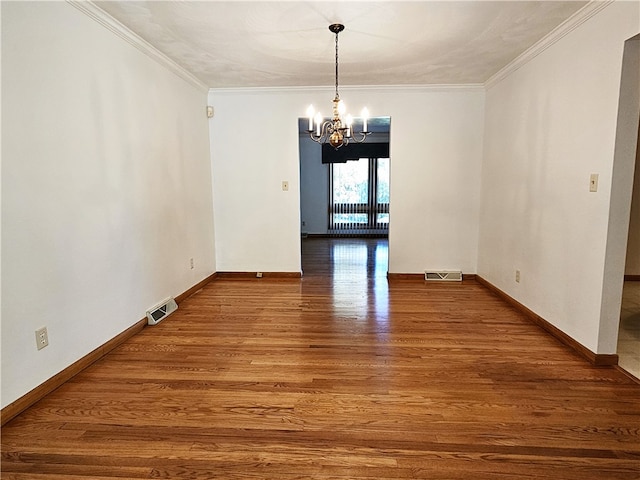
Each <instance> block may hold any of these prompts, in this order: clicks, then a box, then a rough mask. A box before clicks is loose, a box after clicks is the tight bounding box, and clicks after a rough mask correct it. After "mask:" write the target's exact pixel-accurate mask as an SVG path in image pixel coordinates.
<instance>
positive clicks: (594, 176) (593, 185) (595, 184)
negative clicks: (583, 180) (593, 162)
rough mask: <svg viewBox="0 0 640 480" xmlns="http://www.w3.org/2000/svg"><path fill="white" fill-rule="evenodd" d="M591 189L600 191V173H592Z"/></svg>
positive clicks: (590, 179)
mask: <svg viewBox="0 0 640 480" xmlns="http://www.w3.org/2000/svg"><path fill="white" fill-rule="evenodd" d="M589 191H590V192H597V191H598V174H597V173H592V174H591V177H589Z"/></svg>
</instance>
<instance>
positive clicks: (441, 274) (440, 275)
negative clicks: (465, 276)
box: [424, 270, 462, 282]
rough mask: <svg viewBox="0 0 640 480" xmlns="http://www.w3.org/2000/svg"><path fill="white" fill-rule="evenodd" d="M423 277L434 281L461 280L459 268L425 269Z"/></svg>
mask: <svg viewBox="0 0 640 480" xmlns="http://www.w3.org/2000/svg"><path fill="white" fill-rule="evenodd" d="M424 279H425V280H430V281H434V282H461V281H462V272H461V271H460V270H425V271H424Z"/></svg>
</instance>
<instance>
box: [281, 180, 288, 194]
mask: <svg viewBox="0 0 640 480" xmlns="http://www.w3.org/2000/svg"><path fill="white" fill-rule="evenodd" d="M282 191H283V192H288V191H289V182H287V181H286V180H283V182H282Z"/></svg>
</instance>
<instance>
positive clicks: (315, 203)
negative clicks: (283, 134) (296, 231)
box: [300, 134, 329, 234]
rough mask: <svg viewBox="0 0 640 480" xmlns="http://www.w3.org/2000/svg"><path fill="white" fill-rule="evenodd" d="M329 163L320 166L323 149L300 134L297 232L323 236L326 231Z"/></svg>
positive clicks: (306, 136) (327, 226)
mask: <svg viewBox="0 0 640 480" xmlns="http://www.w3.org/2000/svg"><path fill="white" fill-rule="evenodd" d="M328 205H329V164H326V163H325V164H323V163H322V146H321V145H320V144H319V143H316V142H314V141H313V140H311V138H309V135H307V134H302V135H300V221H301V222H304V225H301V226H300V231H301V232H304V233H311V234H326V233H327V232H328V229H329V213H328V210H327V208H328Z"/></svg>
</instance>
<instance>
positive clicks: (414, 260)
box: [209, 87, 484, 273]
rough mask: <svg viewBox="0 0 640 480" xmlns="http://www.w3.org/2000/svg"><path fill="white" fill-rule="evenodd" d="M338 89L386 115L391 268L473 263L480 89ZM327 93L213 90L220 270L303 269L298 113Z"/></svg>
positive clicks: (467, 268) (352, 101)
mask: <svg viewBox="0 0 640 480" xmlns="http://www.w3.org/2000/svg"><path fill="white" fill-rule="evenodd" d="M341 97H342V98H343V99H344V101H345V102H346V104H347V106H348V107H349V108H350V109H351V108H352V109H353V110H354V111H359V110H360V108H361V107H362V106H365V105H366V106H367V107H368V108H369V110H370V112H371V115H372V116H387V115H390V116H391V138H390V147H391V173H390V181H391V207H390V208H391V211H390V217H391V223H390V234H389V270H390V272H392V273H420V272H422V271H423V270H424V269H425V268H459V269H462V270H463V271H464V272H467V273H475V271H476V258H477V238H478V236H477V235H478V208H479V194H480V185H479V181H478V179H479V176H480V168H481V158H482V135H483V108H484V92H483V90H482V89H481V88H472V87H466V88H424V89H412V88H394V89H374V88H360V89H358V88H343V89H342V91H341ZM332 98H333V94H332V92H331V89H330V88H328V89H317V88H316V89H288V90H285V89H281V90H280V89H278V90H254V91H248V90H228V91H225V90H212V91H211V92H210V94H209V102H210V103H211V104H212V105H214V106H215V111H216V116H215V117H214V119H213V121H212V122H211V132H210V136H211V143H212V162H213V173H214V198H215V205H216V218H215V222H216V232H217V234H216V246H217V266H218V270H219V271H250V272H253V271H299V270H300V238H299V237H300V223H299V222H300V183H299V152H298V117H301V116H304V113H305V110H306V108H307V106H308V105H309V104H310V103H312V104H314V105H316V107H318V106H322V105H326V106H327V107H330V103H331V99H332ZM282 180H288V181H289V183H290V191H289V192H283V191H282V190H281V188H280V185H281V182H282Z"/></svg>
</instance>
